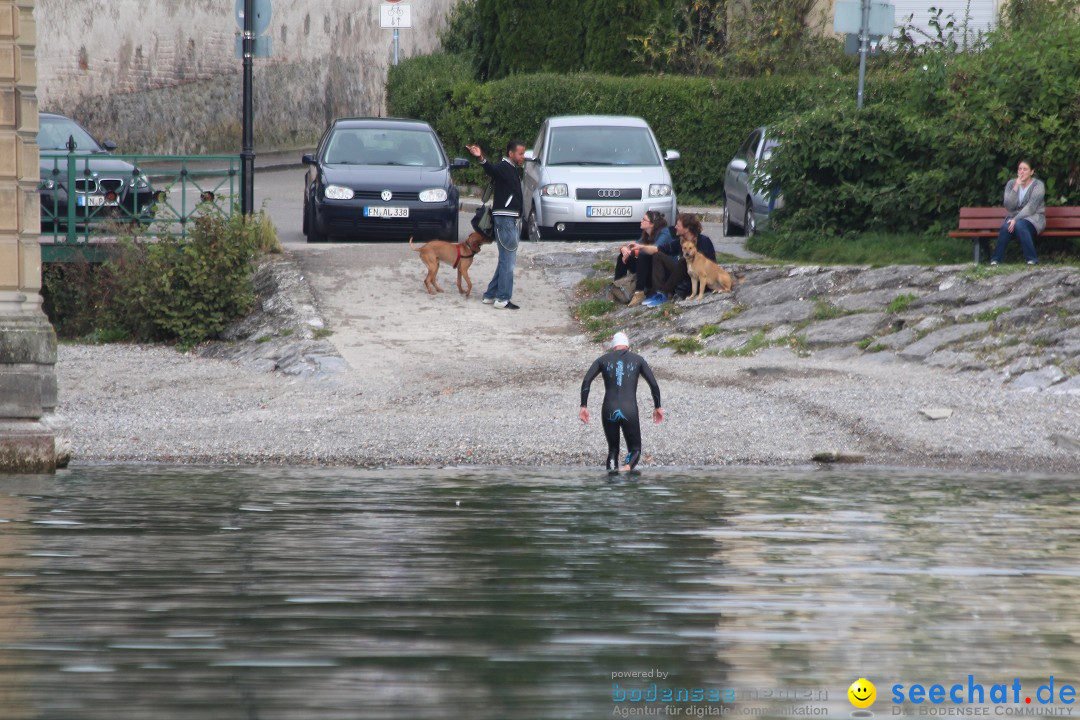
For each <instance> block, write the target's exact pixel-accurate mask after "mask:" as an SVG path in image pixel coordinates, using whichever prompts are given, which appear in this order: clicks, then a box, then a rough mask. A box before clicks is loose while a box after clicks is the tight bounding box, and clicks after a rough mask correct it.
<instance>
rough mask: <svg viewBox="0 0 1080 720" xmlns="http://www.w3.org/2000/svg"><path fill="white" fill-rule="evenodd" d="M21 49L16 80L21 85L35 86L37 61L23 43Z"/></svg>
mask: <svg viewBox="0 0 1080 720" xmlns="http://www.w3.org/2000/svg"><path fill="white" fill-rule="evenodd" d="M23 50H24V52H23V53H22V55H21V56H20V62H19V65H18V69H17V70H16V72H17V73H18V76H17V77H16V80H17V81H18V83H19V85H21V86H23V87H31V88H32V87H37V63H36V62H35V61H34V53H33V51H31V50H29V49H28V48H27V47H26V46H25V45H24V46H23Z"/></svg>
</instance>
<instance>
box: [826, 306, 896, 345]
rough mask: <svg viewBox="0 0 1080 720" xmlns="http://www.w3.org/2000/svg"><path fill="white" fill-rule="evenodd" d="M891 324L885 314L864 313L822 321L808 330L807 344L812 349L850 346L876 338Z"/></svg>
mask: <svg viewBox="0 0 1080 720" xmlns="http://www.w3.org/2000/svg"><path fill="white" fill-rule="evenodd" d="M888 324H889V316H888V315H887V314H885V313H862V314H859V315H845V316H844V317H838V318H833V319H831V320H822V321H820V322H816V323H814V324H812V325H811V326H810V327H808V328H806V344H807V345H809V346H810V347H822V346H825V345H850V344H851V343H857V342H859V341H860V340H866V339H867V338H871V337H874V335H876V334H877V333H879V332H880V331H881V330H882V329H883V328H885V327H886V326H887V325H888Z"/></svg>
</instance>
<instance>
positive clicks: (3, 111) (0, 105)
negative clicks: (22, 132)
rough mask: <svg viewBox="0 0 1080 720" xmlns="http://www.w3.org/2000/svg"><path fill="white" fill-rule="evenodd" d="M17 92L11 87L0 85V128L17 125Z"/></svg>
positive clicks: (15, 126) (13, 127)
mask: <svg viewBox="0 0 1080 720" xmlns="http://www.w3.org/2000/svg"><path fill="white" fill-rule="evenodd" d="M17 97H18V96H17V94H16V92H15V88H13V87H10V86H9V87H0V129H6V128H12V129H15V128H17V127H18V125H19V113H18V103H17Z"/></svg>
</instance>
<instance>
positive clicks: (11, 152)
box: [0, 99, 19, 183]
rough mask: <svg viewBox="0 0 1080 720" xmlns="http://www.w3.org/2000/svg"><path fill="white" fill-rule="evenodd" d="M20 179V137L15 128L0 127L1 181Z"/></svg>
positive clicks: (8, 181) (0, 100)
mask: <svg viewBox="0 0 1080 720" xmlns="http://www.w3.org/2000/svg"><path fill="white" fill-rule="evenodd" d="M0 102H2V99H0ZM18 179H19V138H18V136H17V135H16V134H15V131H14V130H9V129H4V128H2V127H0V182H4V183H10V182H13V181H18Z"/></svg>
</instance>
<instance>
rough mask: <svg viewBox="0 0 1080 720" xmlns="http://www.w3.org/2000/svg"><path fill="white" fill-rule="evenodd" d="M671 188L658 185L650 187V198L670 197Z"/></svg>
mask: <svg viewBox="0 0 1080 720" xmlns="http://www.w3.org/2000/svg"><path fill="white" fill-rule="evenodd" d="M670 196H671V186H670V185H664V184H663V183H658V184H654V185H650V186H649V197H670Z"/></svg>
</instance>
